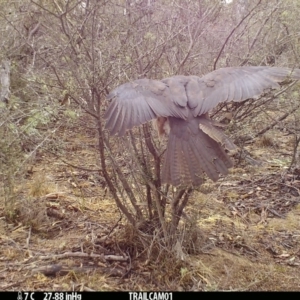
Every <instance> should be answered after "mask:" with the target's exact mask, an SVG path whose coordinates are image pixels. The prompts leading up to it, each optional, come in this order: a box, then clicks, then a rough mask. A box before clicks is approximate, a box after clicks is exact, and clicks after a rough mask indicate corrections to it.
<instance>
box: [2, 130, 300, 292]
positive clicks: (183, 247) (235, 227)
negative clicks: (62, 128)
mask: <svg viewBox="0 0 300 300" xmlns="http://www.w3.org/2000/svg"><path fill="white" fill-rule="evenodd" d="M61 134H62V135H64V133H61ZM276 134H277V135H276V136H275V135H272V138H268V139H266V138H264V140H263V142H258V143H257V144H254V145H250V146H248V150H249V151H250V152H251V153H254V155H255V156H256V158H258V159H261V160H263V161H265V162H266V163H265V164H264V165H263V166H262V167H260V168H254V167H251V166H246V165H244V166H243V165H240V166H238V167H236V168H234V169H232V170H231V173H230V175H229V176H228V177H226V179H221V180H220V181H219V182H218V183H216V184H215V183H212V182H209V181H208V182H207V183H206V184H205V185H203V186H202V187H201V190H202V191H203V192H204V194H203V193H200V192H195V193H194V194H193V197H192V198H191V199H190V202H189V205H188V207H187V208H186V210H185V213H186V215H187V218H188V219H189V221H187V220H185V219H184V220H183V221H181V224H180V230H179V231H178V240H179V241H180V243H175V244H174V245H173V249H170V248H166V247H165V246H164V245H163V244H162V243H161V240H160V238H159V235H156V236H152V235H147V234H146V233H143V234H137V232H135V231H134V230H133V228H131V227H130V226H129V225H128V224H127V223H126V220H125V219H124V218H122V217H121V215H120V213H119V211H118V209H117V208H116V206H115V205H114V203H113V200H112V199H111V198H110V196H109V193H108V192H107V191H106V189H105V186H103V181H102V179H101V178H100V177H99V176H97V174H95V173H89V172H87V171H82V170H75V169H73V168H71V167H69V166H66V165H65V164H63V163H62V162H60V161H58V160H57V159H55V158H54V157H51V156H49V155H45V156H43V159H40V160H39V162H38V163H36V164H35V166H34V168H33V171H32V175H31V176H30V177H29V178H27V180H26V183H25V184H22V185H21V186H18V191H19V192H18V195H19V196H18V199H17V201H16V202H15V203H14V205H13V206H12V207H10V211H9V213H8V212H7V210H6V209H5V204H4V202H3V201H2V202H0V214H1V218H0V234H1V235H0V243H1V248H0V257H1V258H0V269H1V271H0V278H1V284H0V288H1V290H20V289H22V290H54V291H55V290H71V289H75V290H99V291H103V290H106V291H107V290H298V289H299V288H300V286H299V285H300V284H299V280H298V278H299V264H300V252H299V246H300V226H299V225H300V224H299V223H300V221H299V220H300V219H299V214H300V205H297V201H298V202H299V195H298V196H295V195H293V193H292V189H286V190H281V189H283V188H286V186H282V185H280V184H279V182H280V180H279V179H280V178H283V177H284V176H285V177H284V178H285V179H286V184H290V185H292V188H294V189H298V188H299V185H300V181H299V179H298V177H299V176H298V175H297V174H296V175H294V177H293V178H292V179H291V177H289V176H291V175H289V174H288V173H286V172H283V171H282V170H284V168H283V167H286V166H287V165H288V159H287V157H286V155H285V154H282V153H281V152H277V150H276V147H274V141H275V140H276V143H278V144H281V143H282V141H283V140H282V139H287V137H282V135H281V133H276ZM66 136H67V138H66V145H67V147H68V149H72V152H71V155H70V152H68V151H66V154H67V155H68V159H69V160H70V161H71V162H72V163H73V164H75V165H76V164H77V165H80V164H82V162H83V161H84V163H85V167H91V168H92V167H93V168H95V163H94V162H95V152H94V147H93V145H94V144H95V143H96V141H95V140H94V139H93V138H92V137H89V134H88V133H84V132H83V133H81V137H80V138H78V136H76V134H75V133H73V136H70V135H66ZM81 139H82V140H81ZM284 145H285V146H284V151H286V152H288V151H289V152H290V151H291V148H292V145H291V144H288V143H286V142H285V141H284ZM281 149H282V148H281ZM271 176H273V177H271ZM266 193H268V194H266ZM265 198H267V199H265ZM289 199H292V200H293V201H294V202H290V203H288V204H286V203H287V201H288V200H289ZM266 201H269V202H268V203H269V204H270V206H268V205H267V206H263V207H262V206H261V203H267V202H266ZM272 205H273V206H272ZM281 207H282V210H281ZM270 209H273V210H277V211H279V212H280V215H281V217H279V216H276V215H274V214H273V213H271V210H270ZM72 253H77V254H78V255H77V256H76V255H72ZM80 253H81V254H82V256H80ZM63 254H65V256H63ZM83 254H84V255H85V256H84V255H83ZM93 255H94V256H93ZM108 255H115V256H116V257H117V258H120V257H125V256H126V257H130V260H128V261H120V260H110V259H105V258H103V256H106V258H107V257H108ZM47 266H48V267H49V266H52V267H57V266H60V267H61V270H60V272H58V273H56V276H45V275H44V274H43V273H45V267H47Z"/></svg>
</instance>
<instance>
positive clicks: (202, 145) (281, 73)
mask: <svg viewBox="0 0 300 300" xmlns="http://www.w3.org/2000/svg"><path fill="white" fill-rule="evenodd" d="M288 77H289V78H292V79H295V80H297V79H300V69H293V70H292V69H289V68H276V67H237V68H223V69H218V70H216V71H214V72H211V73H209V74H207V75H205V76H203V77H197V76H181V75H179V76H173V77H169V78H166V79H163V80H151V79H146V78H145V79H138V80H135V81H132V82H128V83H125V84H122V85H120V86H119V87H117V88H116V89H114V90H113V91H112V92H111V93H110V94H109V95H108V99H110V100H111V103H110V105H109V107H108V109H107V111H106V113H105V116H104V117H105V118H106V119H107V120H106V126H105V127H106V128H107V129H108V130H109V131H110V133H111V134H118V135H119V136H123V135H124V134H125V132H126V130H128V129H131V128H133V127H134V126H137V125H140V124H143V123H146V122H148V121H150V120H151V119H155V118H158V130H159V131H161V133H163V132H164V131H166V124H165V121H166V120H167V121H168V122H169V127H170V132H169V139H168V145H167V150H166V153H165V160H164V165H163V169H162V181H163V183H170V184H172V185H175V186H176V185H179V184H185V185H189V184H191V185H200V184H201V183H202V178H203V172H205V173H206V174H207V175H208V177H209V178H211V179H212V180H215V181H216V180H217V179H218V177H219V174H224V175H226V174H227V173H228V168H230V167H232V162H231V160H230V159H229V157H228V155H227V154H226V152H225V150H224V148H226V149H228V150H232V149H234V148H235V145H234V144H233V143H232V142H231V140H230V139H229V138H228V137H226V135H225V134H224V133H223V132H222V131H221V130H220V129H219V128H218V126H217V124H216V122H214V121H213V120H210V119H209V117H208V114H207V113H208V111H209V110H210V109H212V108H214V107H216V106H217V105H218V104H219V103H221V102H229V101H235V102H239V101H244V100H246V99H249V98H257V97H258V96H259V95H261V94H262V93H263V92H264V91H265V90H267V89H273V88H279V84H278V83H279V82H282V81H284V80H285V79H286V78H288Z"/></svg>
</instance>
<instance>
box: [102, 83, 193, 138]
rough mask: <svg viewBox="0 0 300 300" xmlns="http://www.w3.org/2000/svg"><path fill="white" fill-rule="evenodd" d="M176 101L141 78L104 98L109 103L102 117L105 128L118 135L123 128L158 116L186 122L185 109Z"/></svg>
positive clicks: (160, 85) (161, 86) (161, 87)
mask: <svg viewBox="0 0 300 300" xmlns="http://www.w3.org/2000/svg"><path fill="white" fill-rule="evenodd" d="M184 96H185V94H183V97H184ZM177 98H178V97H177ZM177 98H176V97H174V93H173V94H172V90H171V89H170V88H169V87H168V86H167V84H166V83H164V82H162V81H159V80H151V79H146V78H145V79H138V80H135V81H132V82H128V83H125V84H122V85H120V86H119V87H117V88H116V89H114V90H113V91H112V92H111V93H110V94H109V95H108V99H111V103H110V105H109V107H108V109H107V110H106V112H105V115H104V118H105V119H107V121H106V125H105V128H106V129H109V131H110V133H111V134H118V135H119V136H122V135H124V134H125V131H126V130H127V129H131V128H132V127H133V126H136V125H140V124H143V123H146V122H148V121H150V120H151V119H154V118H156V117H159V116H161V117H168V116H174V117H177V118H181V119H186V118H187V114H188V111H187V106H186V105H185V106H180V105H178V104H177V103H176V99H177ZM178 101H180V100H178Z"/></svg>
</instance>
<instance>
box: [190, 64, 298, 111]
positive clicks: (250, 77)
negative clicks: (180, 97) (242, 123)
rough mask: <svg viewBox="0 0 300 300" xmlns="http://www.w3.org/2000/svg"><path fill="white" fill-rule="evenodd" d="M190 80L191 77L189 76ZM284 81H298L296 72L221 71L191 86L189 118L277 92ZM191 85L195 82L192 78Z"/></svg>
mask: <svg viewBox="0 0 300 300" xmlns="http://www.w3.org/2000/svg"><path fill="white" fill-rule="evenodd" d="M192 77H194V76H192ZM287 78H291V79H295V80H297V79H300V69H289V68H277V67H237V68H222V69H218V70H216V71H214V72H211V73H209V74H207V75H205V76H203V77H201V78H199V79H198V84H196V83H195V82H193V86H192V88H190V89H189V88H188V87H189V84H188V85H187V93H189V90H190V92H191V96H190V98H189V103H191V107H192V108H193V115H194V116H197V115H198V116H199V115H202V114H204V113H207V112H208V111H209V110H211V109H212V108H214V107H216V106H217V104H219V103H221V102H229V101H235V102H239V101H244V100H246V99H250V98H257V97H258V96H259V95H261V94H262V93H263V92H264V91H266V90H268V89H274V88H275V89H276V88H279V87H280V86H279V84H278V83H280V82H283V81H284V80H286V79H287ZM193 81H195V79H194V78H193Z"/></svg>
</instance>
